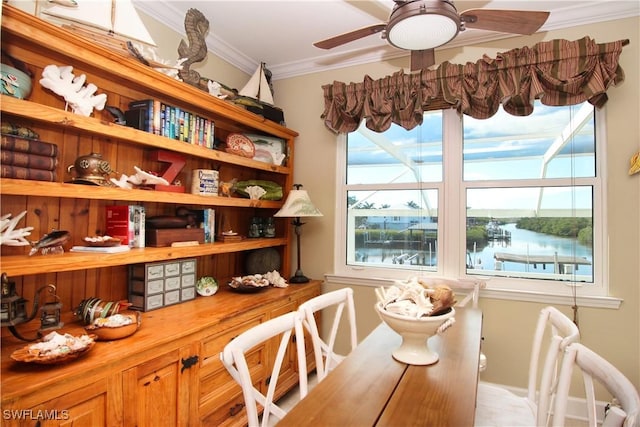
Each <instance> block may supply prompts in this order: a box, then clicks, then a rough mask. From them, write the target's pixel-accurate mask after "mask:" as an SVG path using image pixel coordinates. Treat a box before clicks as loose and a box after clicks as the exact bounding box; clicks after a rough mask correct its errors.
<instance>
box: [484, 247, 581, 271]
mask: <svg viewBox="0 0 640 427" xmlns="http://www.w3.org/2000/svg"><path fill="white" fill-rule="evenodd" d="M493 258H494V259H495V260H496V270H498V269H499V268H498V265H499V264H498V262H499V263H500V264H501V263H503V262H518V263H521V264H533V267H534V268H536V267H537V265H538V264H542V268H543V269H544V268H545V267H546V265H547V264H552V265H553V266H554V272H556V273H560V274H563V273H567V274H569V273H573V269H575V270H577V269H578V266H579V265H591V261H589V260H588V259H587V258H585V257H574V256H567V255H558V254H555V255H526V254H525V255H521V254H510V253H506V252H496V253H494V254H493ZM572 267H573V268H572Z"/></svg>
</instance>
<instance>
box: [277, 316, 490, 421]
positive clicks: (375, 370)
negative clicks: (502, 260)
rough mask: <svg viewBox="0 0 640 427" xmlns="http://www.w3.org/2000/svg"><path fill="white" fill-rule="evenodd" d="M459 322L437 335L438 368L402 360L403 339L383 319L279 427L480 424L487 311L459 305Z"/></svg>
mask: <svg viewBox="0 0 640 427" xmlns="http://www.w3.org/2000/svg"><path fill="white" fill-rule="evenodd" d="M454 319H455V322H454V323H453V325H452V326H450V327H449V328H447V329H445V330H444V332H442V333H440V334H437V335H434V336H433V337H431V338H429V348H430V349H432V350H433V351H435V352H436V353H438V355H439V360H438V361H437V362H435V363H434V364H431V365H409V364H406V363H403V362H399V361H397V360H395V359H394V358H393V356H392V352H393V350H394V349H396V348H398V347H399V346H400V344H401V343H402V338H401V336H400V335H398V334H397V333H396V332H394V331H393V330H392V329H391V328H390V327H389V326H387V325H386V324H385V323H381V324H380V325H379V326H377V327H376V328H375V329H374V330H373V331H372V332H371V333H370V334H369V335H368V336H367V337H366V338H365V339H364V340H363V341H362V342H360V343H359V344H358V346H357V347H356V348H355V349H354V350H353V351H352V352H351V353H350V354H349V355H348V356H347V357H346V358H345V359H344V360H343V361H342V362H340V364H339V365H338V366H337V367H336V368H335V369H334V370H333V371H331V372H330V373H329V374H328V375H327V376H326V377H325V378H324V379H323V380H322V381H321V382H319V383H318V384H317V385H316V386H315V387H314V388H313V389H312V390H311V391H310V392H309V393H308V394H307V396H306V397H305V398H304V399H302V400H301V401H300V402H298V403H297V404H296V405H295V406H294V407H293V408H292V409H291V410H290V411H289V412H288V413H287V414H286V416H285V417H284V418H282V420H280V422H279V423H278V426H296V427H299V426H394V427H396V426H403V427H404V426H438V427H443V426H456V427H459V426H473V423H474V416H475V402H476V391H477V385H478V367H479V359H480V342H481V340H482V311H481V310H480V309H478V308H471V307H464V308H458V307H457V308H456V312H455V316H454Z"/></svg>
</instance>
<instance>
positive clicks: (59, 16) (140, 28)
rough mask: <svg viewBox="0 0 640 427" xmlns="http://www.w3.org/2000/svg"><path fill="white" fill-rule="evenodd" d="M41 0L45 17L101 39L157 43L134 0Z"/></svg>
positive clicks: (120, 41)
mask: <svg viewBox="0 0 640 427" xmlns="http://www.w3.org/2000/svg"><path fill="white" fill-rule="evenodd" d="M39 2H42V3H44V5H43V7H42V11H41V13H42V14H43V15H45V16H43V18H45V19H48V20H50V21H54V22H56V23H62V24H63V26H64V27H66V28H68V29H70V30H72V31H75V32H77V33H79V34H80V35H82V36H85V37H90V38H92V39H93V40H94V41H96V42H98V43H100V42H101V41H102V42H106V43H108V44H110V45H111V46H110V47H114V43H113V41H114V40H115V45H116V46H117V45H118V44H122V43H126V42H127V41H135V42H139V43H143V44H145V45H148V46H152V47H156V43H155V41H154V40H153V38H152V37H151V35H150V34H149V32H148V31H147V28H146V27H145V25H144V23H143V22H142V20H141V19H140V16H139V15H138V12H137V11H136V9H135V7H134V6H133V3H132V2H131V0H77V3H78V5H77V6H76V7H69V6H63V5H61V4H59V3H53V2H51V1H42V0H39ZM69 22H71V24H69ZM65 24H66V25H65ZM96 30H97V31H96ZM106 43H105V44H106Z"/></svg>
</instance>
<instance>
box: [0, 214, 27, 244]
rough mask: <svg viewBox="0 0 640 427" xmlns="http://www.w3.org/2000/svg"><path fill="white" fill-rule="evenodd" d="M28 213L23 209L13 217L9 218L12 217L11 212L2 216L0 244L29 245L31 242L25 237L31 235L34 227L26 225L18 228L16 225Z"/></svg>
mask: <svg viewBox="0 0 640 427" xmlns="http://www.w3.org/2000/svg"><path fill="white" fill-rule="evenodd" d="M26 214H27V211H23V212H22V213H21V214H20V215H18V216H16V217H14V218H13V219H9V218H11V214H10V213H9V214H6V215H3V216H2V217H0V244H2V245H7V246H27V245H30V244H31V243H29V241H28V240H27V239H25V237H26V236H29V235H31V230H33V227H24V228H19V229H17V230H16V225H18V222H19V221H20V220H21V219H22V218H23V217H24V216H25V215H26Z"/></svg>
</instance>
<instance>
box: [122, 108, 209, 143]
mask: <svg viewBox="0 0 640 427" xmlns="http://www.w3.org/2000/svg"><path fill="white" fill-rule="evenodd" d="M125 120H126V121H127V126H129V127H133V128H136V129H139V130H142V131H145V132H150V133H153V134H156V135H161V136H166V137H167V138H171V139H176V140H178V141H182V142H187V143H189V144H194V145H200V146H202V147H207V148H213V147H214V142H215V136H214V129H215V125H214V122H213V121H212V120H209V119H207V118H205V117H201V116H199V115H197V114H194V113H191V112H189V111H186V110H183V109H181V108H178V107H174V106H172V105H169V104H165V103H164V102H160V101H159V100H157V99H142V100H139V101H132V102H130V103H129V109H128V110H127V111H125Z"/></svg>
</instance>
